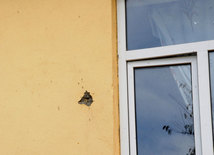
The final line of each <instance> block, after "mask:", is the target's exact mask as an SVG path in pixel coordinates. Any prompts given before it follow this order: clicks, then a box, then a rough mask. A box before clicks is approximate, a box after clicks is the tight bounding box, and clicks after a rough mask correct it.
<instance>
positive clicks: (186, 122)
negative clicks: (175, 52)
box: [162, 84, 195, 155]
mask: <svg viewBox="0 0 214 155" xmlns="http://www.w3.org/2000/svg"><path fill="white" fill-rule="evenodd" d="M179 86H180V87H182V88H183V89H186V88H185V85H181V84H180V85H179ZM188 92H189V94H188V95H190V96H191V93H192V92H191V91H188ZM186 95H187V94H186ZM169 96H170V97H171V98H172V99H173V100H174V101H175V103H177V104H178V107H179V112H180V115H181V118H182V119H181V120H182V121H180V122H174V123H173V124H171V125H163V127H162V129H163V130H164V131H166V132H167V134H168V135H171V134H173V133H178V134H183V135H189V136H191V137H192V139H194V124H193V120H194V117H193V106H192V104H188V105H184V104H181V103H179V102H178V101H177V100H176V99H175V98H174V97H173V96H172V95H169ZM186 155H195V147H192V148H189V150H188V153H187V154H186Z"/></svg>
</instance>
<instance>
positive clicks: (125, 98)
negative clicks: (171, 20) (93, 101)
mask: <svg viewBox="0 0 214 155" xmlns="http://www.w3.org/2000/svg"><path fill="white" fill-rule="evenodd" d="M117 18H118V20H117V21H118V59H119V104H120V144H121V146H120V147H121V155H135V154H134V152H132V150H133V149H132V146H134V145H135V144H134V142H133V138H132V139H131V138H130V137H132V136H133V134H134V133H133V132H132V131H131V130H130V125H132V124H131V123H132V121H131V120H130V114H129V110H130V108H129V102H130V101H129V100H130V96H131V95H130V93H131V92H132V91H131V89H130V87H133V86H134V85H133V84H131V83H130V81H128V80H129V79H128V77H129V76H131V75H130V74H129V73H128V68H129V67H128V66H129V65H130V64H131V63H132V62H135V61H139V60H141V61H142V62H143V61H147V60H148V59H150V60H152V59H156V60H158V59H159V58H167V57H179V56H183V55H189V54H195V55H196V56H195V59H196V70H197V75H194V76H197V80H196V81H197V86H194V87H197V88H198V92H197V93H198V107H199V110H198V111H199V112H198V114H197V116H196V117H198V120H199V121H200V122H199V126H198V128H199V129H197V130H198V131H200V133H199V134H200V139H198V140H197V141H199V142H197V144H196V147H200V148H197V149H199V150H201V152H197V155H200V153H201V154H202V155H213V135H212V118H211V117H212V115H211V97H210V80H209V58H208V56H209V51H213V50H214V40H211V41H203V42H195V43H187V44H179V45H170V46H163V47H155V48H147V49H139V50H129V51H127V49H126V18H125V0H117ZM168 59H173V58H168ZM181 59H182V58H181ZM184 59H185V58H184ZM157 65H158V64H157ZM197 88H193V89H196V90H197ZM194 112H195V111H194ZM199 118H200V119H199ZM135 143H136V142H135ZM199 143H200V146H198V144H199Z"/></svg>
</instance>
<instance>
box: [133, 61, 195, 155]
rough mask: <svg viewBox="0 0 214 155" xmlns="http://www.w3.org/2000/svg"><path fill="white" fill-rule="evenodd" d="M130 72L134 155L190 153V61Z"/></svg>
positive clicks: (191, 136)
mask: <svg viewBox="0 0 214 155" xmlns="http://www.w3.org/2000/svg"><path fill="white" fill-rule="evenodd" d="M134 73H135V93H136V96H135V101H136V104H135V106H136V134H137V135H136V137H137V152H138V155H156V154H158V155H194V154H195V144H194V126H193V104H192V89H191V87H192V86H191V73H190V65H181V66H164V67H150V68H137V69H135V72H134Z"/></svg>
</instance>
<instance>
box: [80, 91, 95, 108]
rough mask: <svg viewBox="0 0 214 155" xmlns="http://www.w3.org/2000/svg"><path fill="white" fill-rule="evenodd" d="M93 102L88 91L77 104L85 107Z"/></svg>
mask: <svg viewBox="0 0 214 155" xmlns="http://www.w3.org/2000/svg"><path fill="white" fill-rule="evenodd" d="M92 102H93V98H92V96H91V94H90V93H89V92H88V91H85V93H84V95H83V97H82V98H81V99H80V100H79V102H78V103H79V104H85V105H87V106H90V105H91V104H92Z"/></svg>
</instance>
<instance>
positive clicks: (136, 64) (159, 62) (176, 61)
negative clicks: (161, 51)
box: [128, 56, 201, 155]
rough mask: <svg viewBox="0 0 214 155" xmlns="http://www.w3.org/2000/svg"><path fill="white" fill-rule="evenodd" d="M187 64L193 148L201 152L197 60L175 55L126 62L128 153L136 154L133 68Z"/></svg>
mask: <svg viewBox="0 0 214 155" xmlns="http://www.w3.org/2000/svg"><path fill="white" fill-rule="evenodd" d="M183 64H189V65H190V66H191V77H192V80H191V81H192V99H193V112H194V129H195V131H194V132H195V135H194V139H195V148H196V153H197V155H200V154H201V137H200V118H199V104H198V103H199V102H198V87H197V86H198V82H197V81H198V80H197V62H196V57H195V56H191V57H176V58H165V59H153V60H142V61H132V62H128V88H129V89H128V94H129V97H128V114H129V132H130V134H129V141H130V154H131V155H136V154H137V153H136V152H137V151H136V124H135V123H136V120H135V116H136V115H135V94H134V93H135V91H134V89H135V88H134V69H135V68H141V67H142V68H144V67H160V66H173V65H183Z"/></svg>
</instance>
